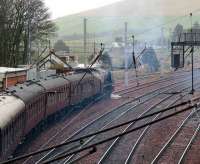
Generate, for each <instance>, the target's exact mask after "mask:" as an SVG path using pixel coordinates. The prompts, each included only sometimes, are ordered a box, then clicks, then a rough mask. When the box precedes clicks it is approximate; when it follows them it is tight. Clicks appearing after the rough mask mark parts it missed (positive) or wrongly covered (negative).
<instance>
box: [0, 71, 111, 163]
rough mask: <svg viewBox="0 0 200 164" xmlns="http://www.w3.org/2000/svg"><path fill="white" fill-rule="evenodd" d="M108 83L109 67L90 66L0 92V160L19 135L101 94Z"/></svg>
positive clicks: (5, 155)
mask: <svg viewBox="0 0 200 164" xmlns="http://www.w3.org/2000/svg"><path fill="white" fill-rule="evenodd" d="M83 76H84V78H83ZM81 79H82V80H81ZM111 85H112V75H111V73H110V72H109V71H105V70H100V69H98V70H97V69H92V70H91V69H90V70H88V72H87V73H85V71H83V72H82V71H79V72H76V73H74V74H73V75H68V76H58V75H55V76H50V77H48V78H45V79H40V80H38V81H36V80H32V81H26V82H25V83H23V84H17V85H15V86H13V87H10V88H8V89H6V91H5V92H4V93H1V95H0V160H5V159H7V158H8V157H9V156H10V155H11V154H12V152H13V151H14V150H15V149H16V147H17V145H18V144H19V143H20V142H21V141H22V139H23V138H24V137H25V136H26V135H27V134H28V133H29V132H30V131H31V130H32V129H33V128H34V127H36V126H37V125H38V124H39V123H41V122H42V121H44V120H47V118H48V117H49V116H52V115H54V114H55V113H58V112H59V111H60V110H61V109H64V108H66V107H68V106H71V105H74V104H77V103H80V102H83V101H85V100H86V99H88V98H90V97H94V96H95V95H98V94H101V93H103V90H104V89H105V87H108V86H111Z"/></svg>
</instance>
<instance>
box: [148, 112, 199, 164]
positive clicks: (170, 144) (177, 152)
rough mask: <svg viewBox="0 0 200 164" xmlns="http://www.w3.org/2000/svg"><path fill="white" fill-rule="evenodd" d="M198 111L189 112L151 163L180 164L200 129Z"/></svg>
mask: <svg viewBox="0 0 200 164" xmlns="http://www.w3.org/2000/svg"><path fill="white" fill-rule="evenodd" d="M199 110H200V109H196V110H195V111H191V112H190V114H189V115H188V116H187V117H186V118H185V119H184V120H183V122H182V123H181V125H180V126H179V127H178V128H177V130H176V131H175V132H174V134H173V135H172V136H171V137H170V139H169V140H168V141H167V142H166V144H165V145H164V146H163V147H162V149H161V150H160V151H159V153H158V154H157V155H156V157H155V158H154V159H153V161H152V162H151V163H152V164H154V163H162V162H163V161H165V162H167V163H178V164H181V163H182V162H183V159H184V157H185V155H186V153H187V151H188V150H189V148H190V146H191V143H192V142H193V141H194V139H195V138H196V136H197V133H198V131H199V129H200V118H199V116H197V115H198V113H200V112H199Z"/></svg>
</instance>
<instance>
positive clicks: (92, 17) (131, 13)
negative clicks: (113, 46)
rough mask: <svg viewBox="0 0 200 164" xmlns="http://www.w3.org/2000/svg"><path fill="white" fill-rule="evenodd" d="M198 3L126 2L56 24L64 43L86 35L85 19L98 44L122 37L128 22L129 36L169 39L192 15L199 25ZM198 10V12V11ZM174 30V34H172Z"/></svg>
mask: <svg viewBox="0 0 200 164" xmlns="http://www.w3.org/2000/svg"><path fill="white" fill-rule="evenodd" d="M198 8H200V1H199V0H190V1H188V0H151V1H147V0H139V1H138V0H124V1H120V2H117V3H114V4H111V5H108V6H104V7H101V8H97V9H93V10H89V11H86V12H81V13H78V14H75V15H70V16H66V17H62V18H58V19H56V20H55V22H56V24H57V26H58V29H59V30H58V36H59V37H60V38H64V39H65V40H73V39H74V40H78V39H80V38H81V37H82V33H83V18H84V17H85V18H87V31H88V33H89V36H90V37H91V38H93V37H94V34H95V36H96V38H97V39H99V40H102V39H103V40H113V38H115V37H116V36H123V34H124V22H128V32H129V35H131V34H135V35H136V37H137V39H143V40H144V39H145V40H151V39H152V38H155V37H157V36H159V35H160V34H161V28H164V33H165V35H169V34H170V32H172V29H173V28H174V27H175V25H176V24H178V23H180V24H183V25H184V26H185V28H188V27H189V26H190V19H189V13H190V12H191V11H195V12H194V14H193V15H194V17H193V22H195V21H200V19H199V18H200V17H199V14H200V12H199V10H198ZM197 10H198V11H197ZM170 29H171V30H170Z"/></svg>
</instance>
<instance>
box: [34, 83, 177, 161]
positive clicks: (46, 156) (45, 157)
mask: <svg viewBox="0 0 200 164" xmlns="http://www.w3.org/2000/svg"><path fill="white" fill-rule="evenodd" d="M177 83H180V82H177ZM171 85H172V84H170V85H168V86H166V87H165V88H167V87H169V86H171ZM173 85H175V84H173ZM162 89H164V87H163V88H160V89H158V90H162ZM163 92H164V91H163ZM165 92H166V90H165ZM151 94H153V92H151ZM157 94H160V95H161V94H162V93H161V92H159V93H157ZM153 95H154V96H155V93H154V94H153ZM144 96H147V95H146V94H145V95H142V97H144ZM151 96H152V95H151ZM154 96H153V97H154ZM153 97H149V98H147V100H149V99H151V98H153ZM147 100H146V101H147ZM143 101H145V100H143ZM131 105H133V104H131ZM126 108H127V107H126ZM112 114H113V113H112ZM117 115H119V113H118V114H117ZM114 117H116V115H114ZM111 120H112V119H111ZM101 122H102V120H101ZM102 126H103V125H102ZM87 127H88V126H87ZM85 128H86V127H84V128H83V129H85ZM83 129H82V130H83ZM92 129H93V128H91V130H89V131H87V132H85V134H87V133H88V132H92ZM82 130H80V131H82ZM80 131H79V132H80ZM76 134H80V133H78V132H77V133H76ZM74 135H75V134H74ZM81 135H84V133H81ZM81 135H80V136H81ZM69 139H72V136H71V137H69V138H68V139H67V140H69ZM67 140H65V141H67ZM52 152H53V151H52ZM52 152H50V153H49V154H48V155H45V156H44V157H43V158H41V159H40V160H39V161H38V163H39V162H41V161H43V160H45V159H47V158H48V157H50V156H53V155H52V154H53V153H52Z"/></svg>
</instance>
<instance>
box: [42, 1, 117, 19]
mask: <svg viewBox="0 0 200 164" xmlns="http://www.w3.org/2000/svg"><path fill="white" fill-rule="evenodd" d="M117 1H120V0H44V2H45V3H46V5H47V7H49V9H50V12H51V14H52V18H53V19H54V18H58V17H62V16H65V15H70V14H74V13H78V12H81V11H84V10H88V9H93V8H97V7H100V6H104V5H108V4H111V3H114V2H117Z"/></svg>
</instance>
